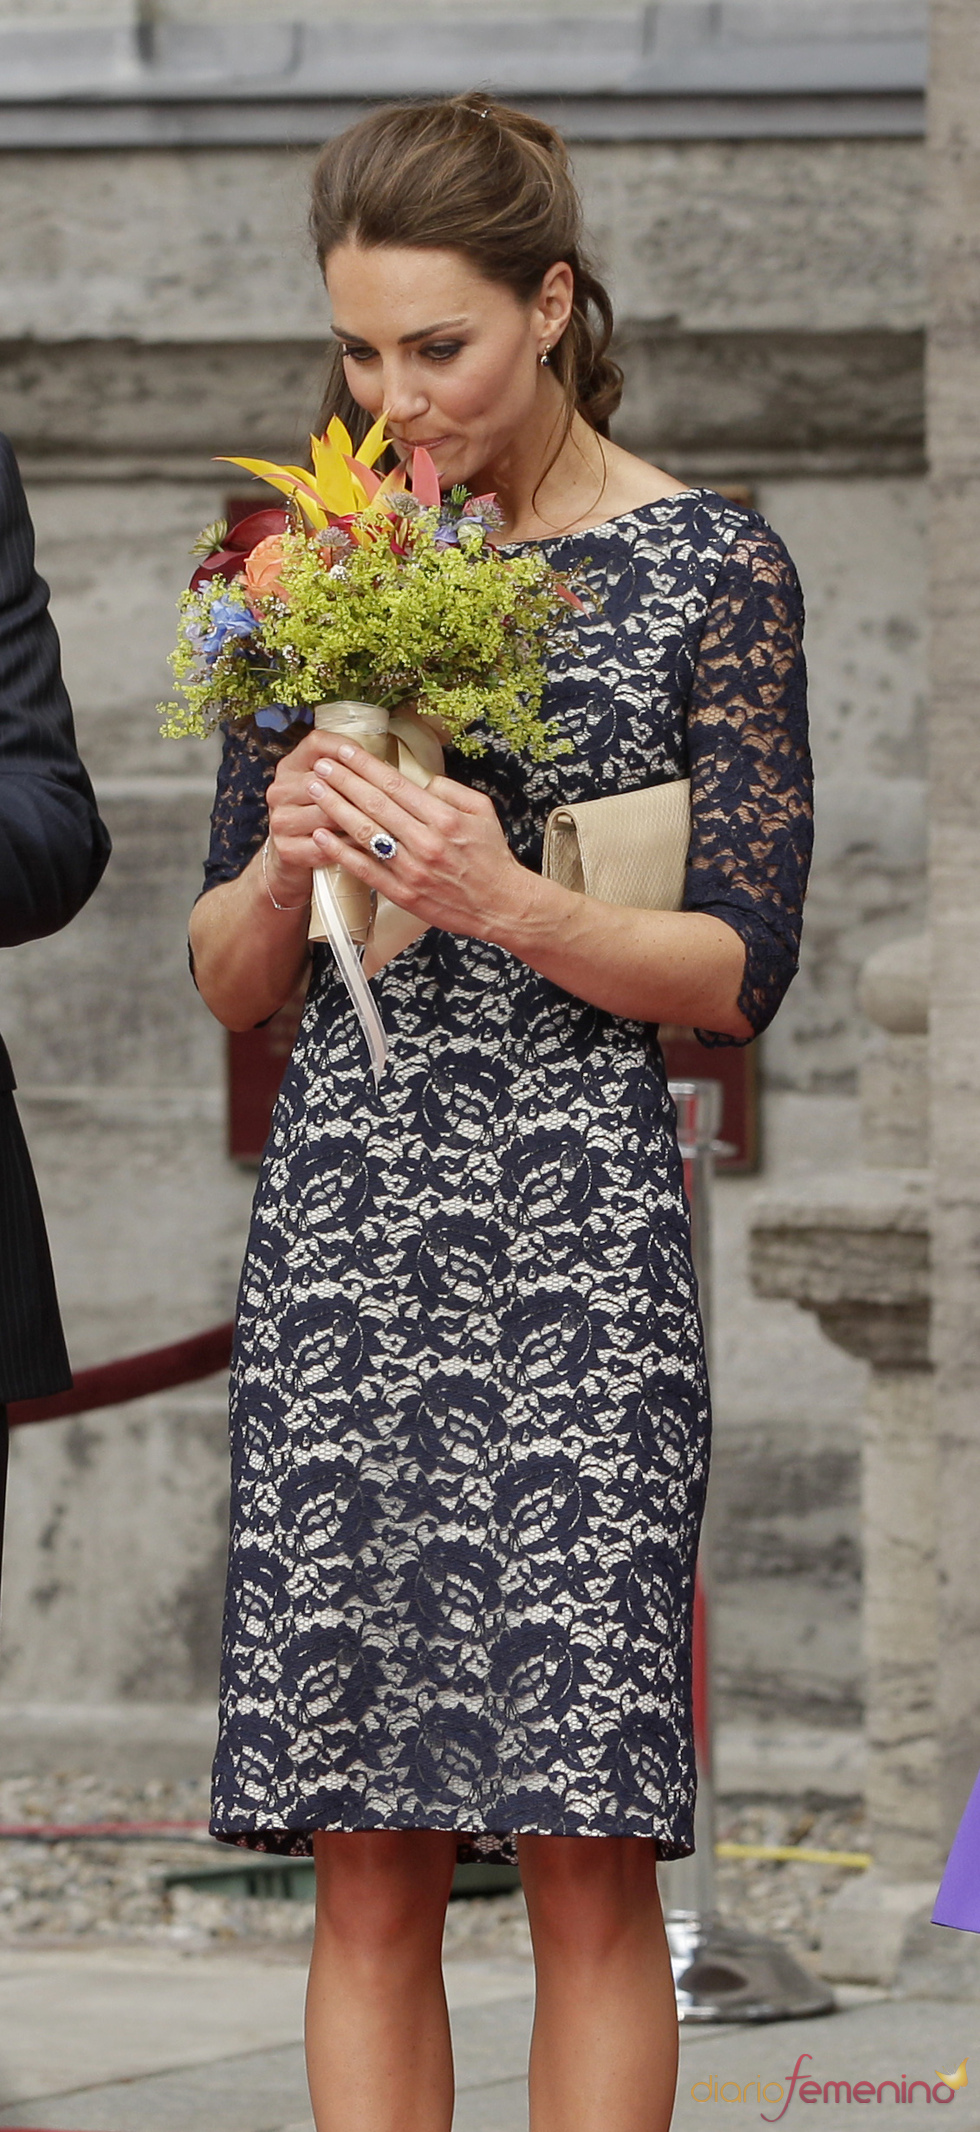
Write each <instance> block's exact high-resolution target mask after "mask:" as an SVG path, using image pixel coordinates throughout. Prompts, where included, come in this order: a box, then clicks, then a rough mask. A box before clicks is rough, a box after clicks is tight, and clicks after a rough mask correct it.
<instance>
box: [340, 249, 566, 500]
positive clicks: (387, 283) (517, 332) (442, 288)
mask: <svg viewBox="0 0 980 2132" xmlns="http://www.w3.org/2000/svg"><path fill="white" fill-rule="evenodd" d="M326 283H327V291H328V294H329V297H330V304H331V311H332V318H333V331H334V333H335V335H336V337H337V339H338V340H339V341H340V344H341V346H342V348H343V350H344V371H345V375H346V378H347V383H348V386H349V387H350V390H351V392H352V394H353V396H354V398H355V400H357V401H358V402H359V404H360V405H361V406H362V407H363V408H365V409H366V410H367V412H368V413H369V414H370V415H372V416H377V415H380V414H381V413H382V412H383V411H385V410H387V414H388V430H389V434H390V435H391V437H392V439H393V440H394V443H395V445H396V447H397V448H398V450H399V451H400V452H401V453H402V454H403V455H407V454H408V453H409V452H411V451H412V449H413V448H414V446H415V445H417V444H423V445H424V446H425V448H426V450H427V451H428V452H430V453H431V455H432V458H433V459H434V461H435V464H436V466H437V468H438V471H439V474H440V477H441V479H442V482H443V486H444V487H448V486H450V485H451V484H452V483H453V482H457V481H460V482H465V483H467V485H470V484H472V482H473V480H474V478H475V477H476V476H477V475H479V474H481V473H489V471H490V470H491V469H492V468H493V467H494V466H495V465H496V464H499V463H500V462H502V461H505V460H506V459H507V457H508V455H509V454H510V452H511V451H512V450H513V447H514V445H515V443H518V442H520V441H521V440H522V439H527V440H528V441H531V442H533V437H534V432H535V430H536V428H537V427H538V425H542V426H543V427H544V428H545V429H546V430H547V432H549V433H550V431H551V428H552V426H553V424H554V421H555V418H556V415H557V413H558V412H559V411H560V407H561V392H560V387H559V386H558V384H557V380H556V379H555V377H554V375H553V373H552V372H551V371H549V370H547V369H542V367H541V355H542V353H543V351H544V350H545V349H546V348H548V347H553V346H554V345H555V342H556V341H557V340H559V339H560V337H561V334H562V332H563V331H564V329H565V326H566V325H567V323H568V317H569V314H570V311H571V292H572V276H571V270H570V269H569V268H568V267H567V266H565V265H564V264H561V263H559V264H558V265H557V266H554V267H551V268H549V271H548V273H547V274H546V275H545V277H544V280H543V282H542V285H541V289H540V291H539V293H538V295H537V296H536V297H534V298H533V299H532V301H531V302H530V303H526V304H525V303H522V302H521V301H520V300H519V299H518V297H516V296H515V295H514V292H513V290H511V289H509V288H507V287H505V286H504V285H502V284H501V283H500V282H495V281H487V280H486V279H485V278H484V276H483V275H482V274H480V273H479V272H478V271H477V269H476V268H475V267H474V266H472V265H471V264H470V262H469V260H467V259H465V258H464V257H463V256H462V254H461V253H459V252H450V251H446V252H441V251H428V250H424V249H421V248H418V249H417V248H415V247H412V246H405V247H401V246H397V245H391V246H388V245H377V246H362V245H358V244H341V245H338V246H337V247H336V249H335V250H334V251H332V252H331V253H330V255H329V257H328V259H327V264H326Z"/></svg>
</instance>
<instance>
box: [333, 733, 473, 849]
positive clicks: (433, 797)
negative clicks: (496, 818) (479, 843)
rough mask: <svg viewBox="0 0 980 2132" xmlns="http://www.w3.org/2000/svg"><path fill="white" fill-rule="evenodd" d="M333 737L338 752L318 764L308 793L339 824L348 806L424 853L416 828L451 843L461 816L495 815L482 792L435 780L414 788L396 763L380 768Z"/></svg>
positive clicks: (382, 764) (362, 752) (380, 764)
mask: <svg viewBox="0 0 980 2132" xmlns="http://www.w3.org/2000/svg"><path fill="white" fill-rule="evenodd" d="M327 737H328V736H324V738H325V739H326V738H327ZM329 737H330V739H331V740H333V741H334V745H333V748H332V749H331V751H330V753H329V754H324V755H323V756H322V757H321V759H320V760H319V761H318V762H317V763H315V765H314V768H313V774H312V776H310V777H308V779H307V781H306V789H307V791H308V792H309V794H310V796H311V797H312V798H313V799H315V800H316V801H317V802H318V803H319V804H320V805H323V806H324V807H325V808H326V809H327V810H328V811H329V813H330V815H331V818H332V819H334V820H338V819H340V815H341V809H342V804H343V803H344V802H346V803H347V804H348V805H350V806H353V807H354V808H356V809H357V810H358V813H359V814H360V817H361V819H362V821H368V822H370V823H371V825H372V828H373V829H377V828H382V829H387V830H390V832H391V834H392V836H394V837H398V838H400V839H401V840H403V841H404V840H406V839H407V840H409V841H410V842H411V843H412V845H413V848H414V849H417V850H421V848H422V847H421V845H420V844H419V842H418V838H417V836H416V835H414V834H413V828H414V825H416V824H418V825H419V826H420V827H421V828H422V829H423V830H429V831H431V832H434V833H435V835H437V836H442V837H446V836H451V835H452V834H453V832H454V830H456V829H457V828H458V826H459V819H458V818H459V816H460V815H461V814H470V815H481V814H485V813H486V812H487V811H488V809H490V810H491V811H492V809H491V803H490V801H489V800H488V799H487V798H486V797H485V795H484V794H483V793H482V792H471V791H469V790H468V788H467V787H466V786H465V785H457V784H455V783H454V782H453V780H452V778H448V777H437V778H433V780H432V782H431V784H429V785H427V786H425V787H423V786H420V785H415V784H413V783H412V782H411V781H410V779H409V778H407V777H402V775H401V773H400V771H398V770H396V769H395V768H394V767H393V765H392V764H391V763H386V762H378V761H377V760H376V758H375V757H374V756H372V755H368V754H367V753H366V752H365V750H364V749H363V748H354V747H352V745H351V744H350V742H340V743H338V742H337V741H336V740H335V739H334V736H333V735H331V736H329ZM344 826H345V827H346V826H347V824H346V822H345V823H344Z"/></svg>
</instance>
